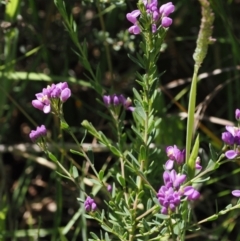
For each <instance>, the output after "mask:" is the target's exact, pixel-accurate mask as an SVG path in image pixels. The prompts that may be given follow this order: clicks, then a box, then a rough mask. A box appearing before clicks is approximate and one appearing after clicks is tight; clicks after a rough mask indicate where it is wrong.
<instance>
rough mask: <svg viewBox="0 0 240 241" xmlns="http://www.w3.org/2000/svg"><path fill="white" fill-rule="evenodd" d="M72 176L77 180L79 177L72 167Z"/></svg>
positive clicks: (75, 169)
mask: <svg viewBox="0 0 240 241" xmlns="http://www.w3.org/2000/svg"><path fill="white" fill-rule="evenodd" d="M72 175H73V177H74V178H77V177H78V176H79V174H78V170H77V168H76V167H75V166H73V167H72Z"/></svg>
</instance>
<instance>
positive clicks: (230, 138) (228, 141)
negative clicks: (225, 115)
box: [222, 132, 234, 145]
mask: <svg viewBox="0 0 240 241" xmlns="http://www.w3.org/2000/svg"><path fill="white" fill-rule="evenodd" d="M222 140H223V141H224V142H225V144H227V145H233V144H234V137H233V135H232V134H231V133H230V132H223V133H222Z"/></svg>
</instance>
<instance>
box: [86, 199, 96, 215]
mask: <svg viewBox="0 0 240 241" xmlns="http://www.w3.org/2000/svg"><path fill="white" fill-rule="evenodd" d="M84 208H85V210H86V211H87V212H94V211H96V209H97V204H96V203H95V201H94V200H93V199H92V198H91V197H89V196H88V197H87V198H86V200H85V202H84Z"/></svg>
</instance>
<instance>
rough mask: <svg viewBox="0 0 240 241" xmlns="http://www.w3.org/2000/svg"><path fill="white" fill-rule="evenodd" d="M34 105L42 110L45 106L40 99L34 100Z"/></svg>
mask: <svg viewBox="0 0 240 241" xmlns="http://www.w3.org/2000/svg"><path fill="white" fill-rule="evenodd" d="M32 106H33V107H35V108H36V109H39V110H41V111H42V110H43V108H44V104H43V103H42V102H41V101H39V100H33V101H32Z"/></svg>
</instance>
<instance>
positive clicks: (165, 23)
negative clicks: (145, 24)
mask: <svg viewBox="0 0 240 241" xmlns="http://www.w3.org/2000/svg"><path fill="white" fill-rule="evenodd" d="M171 24H172V19H171V18H169V17H163V18H162V23H161V25H162V26H163V27H164V28H168V27H169V26H170V25H171Z"/></svg>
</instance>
